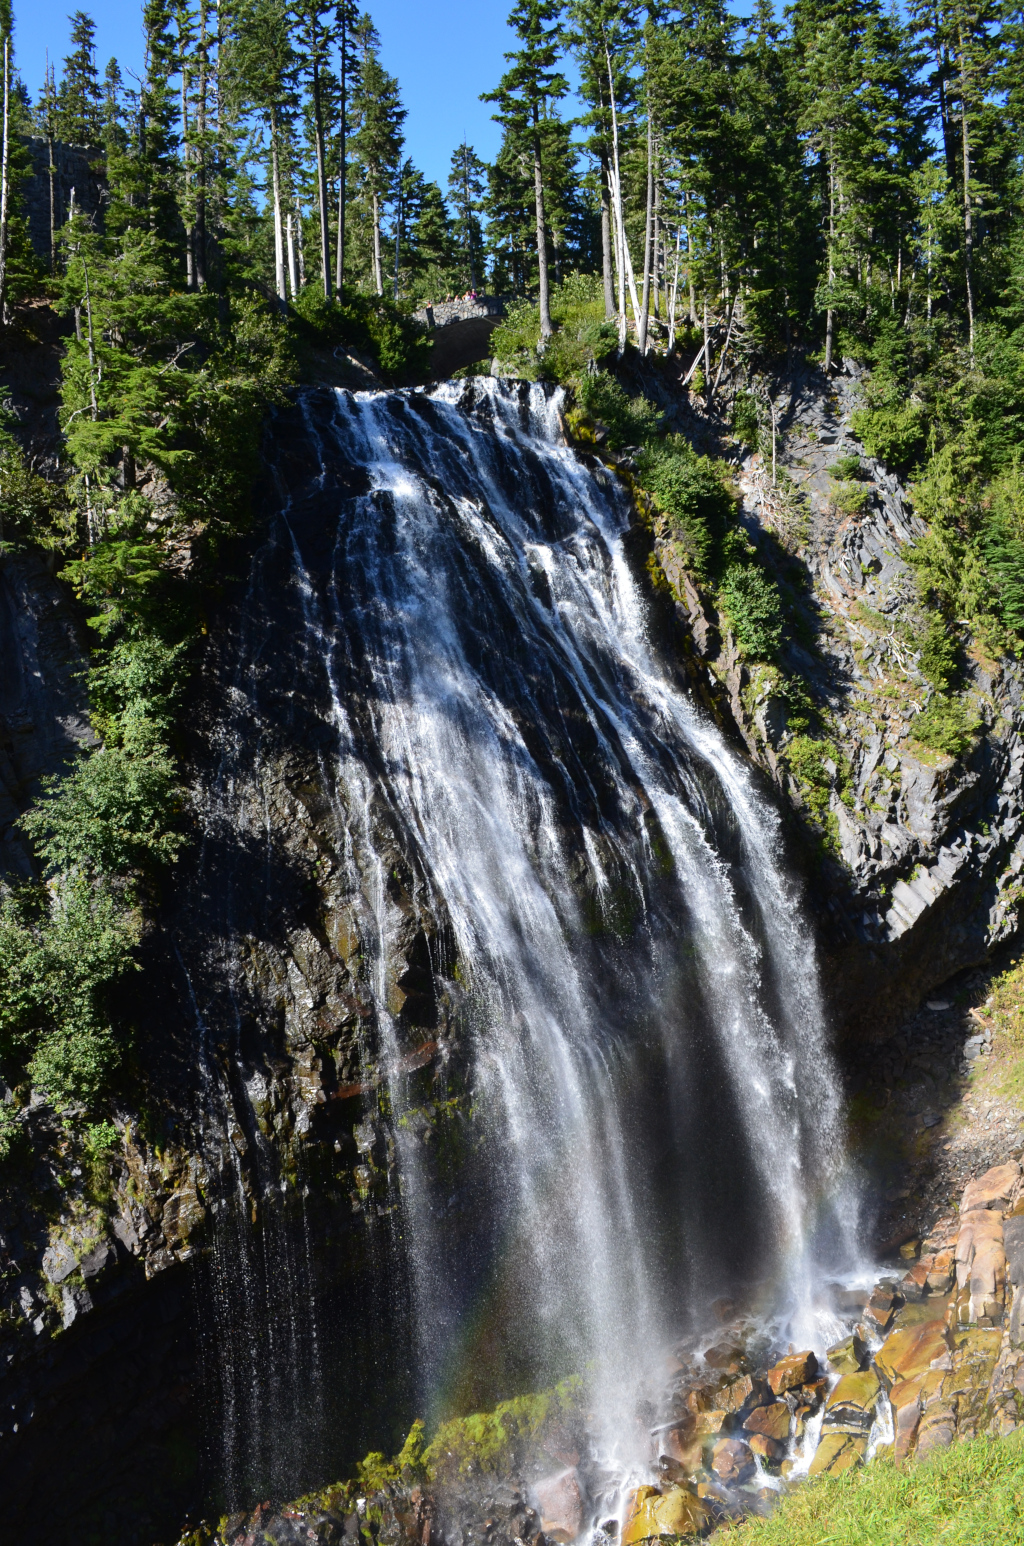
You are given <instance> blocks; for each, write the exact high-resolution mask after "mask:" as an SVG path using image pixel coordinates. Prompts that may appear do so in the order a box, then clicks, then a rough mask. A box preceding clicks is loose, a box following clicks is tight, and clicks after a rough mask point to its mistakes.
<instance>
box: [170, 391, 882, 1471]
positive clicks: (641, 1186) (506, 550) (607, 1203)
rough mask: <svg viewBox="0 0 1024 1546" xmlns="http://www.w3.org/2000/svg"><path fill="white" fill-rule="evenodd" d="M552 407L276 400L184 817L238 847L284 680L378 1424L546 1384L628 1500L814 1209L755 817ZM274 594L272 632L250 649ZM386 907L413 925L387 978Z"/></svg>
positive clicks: (806, 1111)
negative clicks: (309, 832)
mask: <svg viewBox="0 0 1024 1546" xmlns="http://www.w3.org/2000/svg"><path fill="white" fill-rule="evenodd" d="M559 403H560V395H559V393H558V392H555V391H552V390H550V389H548V388H545V387H542V386H539V385H532V386H527V385H525V384H511V383H498V382H495V381H491V380H483V379H476V380H474V381H473V382H470V383H448V384H446V385H444V386H441V387H438V388H436V389H434V390H432V391H429V392H426V391H413V392H380V393H360V394H355V395H353V394H349V393H346V392H338V393H336V394H332V395H330V396H328V394H326V393H310V394H308V395H307V396H306V397H304V398H303V399H302V400H301V402H300V410H301V426H299V425H298V423H297V422H296V424H294V425H293V429H295V430H296V433H295V434H294V435H292V436H289V437H286V443H282V442H281V439H280V437H279V438H278V440H277V442H276V449H275V453H274V463H273V474H274V478H275V480H276V487H277V491H278V501H277V502H278V509H279V513H278V515H277V516H276V518H275V520H274V523H273V527H272V530H271V533H270V536H269V538H268V540H267V542H266V544H265V546H264V547H263V549H262V550H261V552H260V553H259V554H258V556H257V560H256V564H255V566H254V571H253V582H252V589H251V601H252V606H253V609H254V617H255V618H256V619H257V621H256V622H255V623H254V624H253V626H252V627H251V629H250V632H249V636H248V639H247V641H243V642H244V648H243V649H242V650H241V652H240V655H239V661H238V671H237V675H236V679H235V688H234V692H233V694H232V702H231V703H230V704H229V705H228V706H227V708H226V710H225V716H226V717H225V721H224V723H225V726H226V727H227V728H226V729H225V732H224V735H223V747H224V757H223V761H222V764H221V767H220V768H219V770H218V774H217V778H216V779H215V780H212V781H211V783H210V786H209V788H208V790H207V792H206V796H205V802H206V803H205V814H204V819H205V820H206V822H207V825H208V827H209V828H211V829H212V828H213V827H214V826H215V825H216V823H217V822H218V821H223V822H228V823H235V824H236V825H237V824H238V823H239V821H244V822H248V823H249V825H250V826H251V828H252V830H253V832H254V833H255V834H256V836H257V838H258V835H259V834H258V827H259V815H258V811H259V800H258V799H257V798H256V797H255V796H252V797H245V798H243V795H242V794H241V793H240V791H242V790H243V789H244V788H248V789H249V790H250V791H252V790H255V789H257V788H258V786H259V765H260V758H261V756H262V755H263V752H262V750H261V748H262V744H263V739H264V735H265V730H264V726H265V724H266V721H267V716H268V714H272V713H275V712H276V713H277V714H278V716H279V717H280V714H281V713H282V712H285V710H284V709H283V708H282V705H283V704H285V703H286V700H287V699H288V697H289V693H288V691H287V690H286V689H281V690H280V691H278V699H277V702H276V705H275V706H274V708H271V707H270V703H269V697H268V695H269V694H271V692H272V691H276V690H277V689H272V688H271V687H270V686H268V682H270V681H271V680H272V679H273V677H274V673H275V671H276V670H277V669H278V665H277V664H275V663H279V662H280V661H281V660H282V659H283V658H285V657H287V658H288V659H289V661H290V662H291V665H290V667H289V670H290V671H291V673H292V677H293V679H294V680H295V681H298V680H299V679H300V678H301V679H302V680H303V681H304V682H305V683H306V684H307V685H308V684H314V686H313V687H311V688H310V690H314V691H315V693H316V695H317V699H318V702H319V703H320V704H321V710H320V712H319V716H318V728H317V733H316V737H315V740H316V757H317V761H318V766H319V769H320V778H321V782H322V786H323V790H324V792H325V799H326V800H327V801H328V802H329V805H330V818H329V820H330V824H331V825H332V828H333V832H334V844H333V847H334V857H333V859H332V863H334V864H336V867H337V871H338V873H339V874H340V875H341V877H342V881H341V884H342V888H343V890H344V892H345V894H346V896H347V897H348V898H349V899H350V903H351V913H352V916H353V917H354V918H355V919H356V928H357V933H358V949H357V950H354V951H353V953H352V954H353V958H355V959H357V960H358V967H357V968H356V970H357V973H358V976H359V980H360V983H361V991H362V992H363V993H364V995H365V1000H366V1005H367V1016H368V1021H372V1024H373V1027H374V1040H373V1046H372V1047H367V1049H366V1066H367V1068H369V1067H370V1064H371V1063H372V1064H373V1067H374V1068H375V1069H376V1071H377V1081H376V1083H374V1081H373V1080H371V1079H370V1078H369V1077H367V1079H366V1080H365V1091H366V1093H365V1094H364V1100H365V1115H364V1118H363V1126H362V1128H361V1129H360V1130H357V1141H359V1142H360V1143H361V1144H363V1140H360V1139H359V1138H358V1131H363V1132H364V1134H365V1145H364V1146H365V1148H366V1150H367V1152H369V1151H370V1148H371V1146H372V1145H373V1144H374V1143H379V1144H381V1145H383V1146H384V1147H386V1149H387V1152H388V1154H389V1156H393V1160H394V1165H393V1168H394V1173H395V1175H396V1178H397V1179H396V1185H395V1189H394V1196H393V1203H392V1206H391V1208H389V1209H379V1210H378V1213H379V1214H380V1215H384V1214H386V1215H387V1217H386V1218H383V1220H379V1221H378V1224H377V1226H375V1227H377V1228H378V1229H381V1230H383V1231H384V1232H385V1233H386V1234H387V1237H388V1245H387V1248H388V1250H391V1251H392V1252H395V1253H397V1254H398V1255H399V1256H400V1257H401V1259H402V1260H403V1261H404V1263H405V1266H406V1269H407V1272H408V1286H409V1293H410V1295H411V1303H412V1306H413V1318H414V1322H415V1335H414V1344H413V1354H412V1359H413V1364H414V1367H415V1379H416V1383H417V1391H416V1400H417V1402H418V1403H419V1406H420V1408H421V1409H422V1410H427V1411H433V1412H434V1413H435V1414H436V1413H440V1412H443V1411H444V1410H446V1408H447V1406H448V1405H450V1403H451V1402H452V1401H455V1402H456V1403H458V1402H465V1400H467V1399H470V1398H471V1397H479V1398H480V1399H483V1398H484V1396H486V1395H487V1394H490V1395H492V1396H494V1397H499V1396H501V1395H504V1394H508V1393H510V1392H511V1391H512V1390H513V1389H515V1388H520V1389H529V1388H539V1387H540V1386H541V1385H544V1384H549V1383H550V1382H551V1381H552V1380H553V1379H555V1378H559V1377H562V1376H563V1375H566V1374H570V1373H583V1374H585V1375H586V1376H587V1378H588V1380H589V1381H590V1383H591V1388H592V1391H593V1396H594V1410H595V1412H596V1414H597V1421H598V1424H599V1426H600V1427H601V1429H602V1432H603V1434H604V1437H605V1440H606V1441H607V1443H608V1445H609V1447H610V1448H611V1449H614V1450H616V1452H617V1453H618V1454H619V1457H620V1459H621V1460H622V1462H623V1463H624V1464H626V1465H629V1464H633V1463H636V1464H639V1463H640V1459H639V1457H640V1454H641V1450H642V1434H641V1429H642V1427H643V1421H644V1411H645V1408H644V1405H643V1402H644V1397H645V1393H646V1392H647V1391H649V1390H650V1389H651V1388H652V1386H653V1385H654V1384H655V1383H656V1380H657V1371H658V1368H659V1365H660V1360H661V1359H662V1356H663V1351H664V1347H665V1343H666V1339H669V1338H671V1337H672V1336H673V1335H676V1334H678V1332H679V1330H680V1328H681V1327H686V1326H691V1327H693V1326H697V1327H699V1325H700V1324H701V1323H702V1319H703V1317H704V1316H705V1315H706V1314H707V1310H708V1306H709V1305H710V1304H711V1302H712V1301H713V1300H715V1299H716V1298H717V1297H718V1296H720V1295H727V1294H732V1293H735V1292H737V1291H738V1290H739V1289H742V1288H743V1287H747V1288H750V1286H751V1285H754V1284H758V1285H760V1288H759V1293H760V1301H759V1302H760V1304H761V1306H762V1307H763V1308H764V1309H765V1310H766V1312H768V1313H773V1314H775V1315H777V1316H782V1317H784V1318H785V1317H788V1320H789V1324H790V1325H791V1326H793V1327H802V1328H804V1332H803V1334H804V1335H809V1334H810V1331H809V1329H808V1328H810V1324H811V1318H812V1317H813V1311H814V1303H815V1294H816V1289H817V1285H818V1284H819V1282H820V1280H821V1279H822V1278H823V1276H825V1275H827V1273H828V1272H830V1271H835V1270H837V1268H841V1267H843V1266H848V1265H849V1264H850V1249H851V1248H850V1245H849V1241H850V1239H851V1238H852V1234H851V1228H852V1219H851V1218H850V1216H849V1210H850V1208H851V1206H852V1204H851V1203H850V1200H849V1189H848V1188H847V1187H846V1185H845V1181H844V1173H843V1161H842V1141H841V1134H840V1131H839V1108H838V1085H837V1080H836V1077H835V1074H834V1070H833V1068H832V1065H831V1062H830V1056H829V1051H828V1045H827V1036H826V1029H825V1017H824V1012H823V1008H822V1001H821V995H820V991H819V986H818V977H817V968H816V963H815V956H814V947H813V940H812V933H811V930H810V928H809V925H808V923H807V920H806V918H805V916H804V914H803V912H802V910H801V904H800V898H799V894H798V890H797V887H796V885H795V882H794V881H793V879H792V878H791V876H790V875H789V874H788V872H787V869H786V866H785V862H784V856H783V852H782V843H781V834H780V827H779V821H778V818H777V816H776V814H775V812H774V810H773V809H772V807H771V805H770V803H769V802H768V801H767V800H766V799H765V798H764V797H763V795H762V794H761V793H760V792H759V789H758V787H757V785H756V782H755V779H754V777H753V776H752V775H751V772H750V770H749V768H748V767H747V766H746V765H745V763H744V762H743V760H742V759H741V757H740V756H739V755H738V754H737V753H736V752H735V751H734V750H733V749H732V747H731V746H730V745H729V744H728V743H727V741H726V739H725V738H724V737H723V735H722V734H721V733H720V732H719V730H718V729H717V728H716V727H715V726H714V725H713V724H712V723H711V722H710V720H709V718H708V717H707V715H706V714H705V713H704V711H703V710H701V709H700V708H699V707H698V706H697V705H695V703H694V702H693V699H692V697H691V696H690V694H689V693H688V691H687V690H686V687H685V684H684V681H683V679H682V677H681V676H680V675H679V674H678V673H677V671H676V669H675V667H674V666H673V664H672V662H671V660H670V659H669V658H668V657H667V655H665V654H664V652H663V651H662V650H660V649H659V647H658V645H657V643H656V641H654V640H653V639H652V637H651V626H650V622H649V617H648V608H647V605H646V603H645V600H644V597H643V594H642V589H641V586H640V583H639V580H638V576H637V575H636V573H635V572H634V569H633V566H632V564H631V560H630V557H629V507H628V503H627V500H626V498H625V495H624V493H623V492H622V490H621V488H620V487H619V486H618V484H617V482H616V481H615V480H614V479H612V478H610V477H609V476H608V475H607V474H605V473H604V471H603V470H601V469H595V468H593V467H588V466H585V465H584V464H583V463H582V462H581V461H580V460H579V459H578V458H577V457H576V455H575V454H574V452H573V451H572V449H571V448H570V447H569V446H568V445H567V444H566V443H565V440H564V437H563V435H562V433H561V429H560V417H559ZM300 427H301V433H299V432H298V430H299V428H300ZM281 584H284V585H286V586H288V587H289V589H290V593H291V594H292V595H293V596H294V598H295V605H294V607H293V609H292V611H291V612H290V613H289V614H288V616H289V617H290V618H291V620H292V625H293V627H294V630H295V632H294V633H293V632H290V631H289V629H287V628H284V627H281V626H278V625H269V626H267V627H264V626H263V625H262V624H261V623H260V622H259V620H258V619H259V616H260V612H259V606H258V600H259V596H260V595H261V594H263V593H265V592H266V590H267V589H268V588H269V587H272V586H274V585H278V586H280V585H281ZM232 727H233V728H232ZM243 807H244V812H246V813H247V814H243ZM382 834H386V841H385V840H384V838H383V837H382ZM396 844H397V847H398V849H399V850H400V851H401V853H402V854H403V856H404V860H405V862H406V864H407V865H408V872H409V875H410V876H411V877H412V880H411V882H410V885H409V886H408V887H404V888H403V887H399V886H398V885H397V884H396V877H395V873H394V866H393V862H392V857H391V856H392V855H393V853H394V849H395V845H396ZM268 879H269V865H268ZM410 909H411V910H412V911H414V912H420V913H422V914H423V915H424V916H429V918H431V919H432V920H433V921H434V923H435V925H436V927H435V928H434V929H433V931H432V933H431V935H430V938H429V940H428V941H427V942H426V944H425V946H424V951H423V954H422V957H421V959H420V960H419V962H418V964H417V963H415V962H414V963H413V964H412V965H411V966H410V963H409V960H408V956H406V958H405V959H404V960H403V961H401V962H399V963H398V964H397V965H396V950H395V942H396V940H397V939H398V937H399V935H400V934H402V931H403V929H404V928H405V925H406V923H407V920H408V916H409V913H410ZM222 928H223V941H222V945H223V950H224V952H225V954H226V955H228V956H230V955H231V954H232V952H235V953H237V952H238V951H239V950H240V949H241V945H240V943H239V941H238V939H237V938H236V937H235V936H236V935H237V933H238V928H239V926H238V923H237V920H234V921H233V919H232V916H231V915H230V909H227V910H226V911H225V913H224V917H223V920H222ZM406 932H407V930H406ZM399 972H401V973H404V975H401V976H399V975H397V974H398V973H399ZM418 975H419V978H420V979H423V978H424V976H425V977H428V978H429V979H430V981H431V983H432V987H431V989H430V993H429V994H428V995H427V997H428V998H429V999H430V1002H431V1003H432V1004H433V1006H434V1008H433V1010H431V1011H430V1012H429V1013H427V1012H423V1011H422V1010H421V1011H418V1012H417V1011H416V1005H417V1003H419V1002H420V1001H421V1000H422V999H423V997H424V993H423V991H422V990H423V982H422V980H418ZM202 1012H203V1013H204V1014H207V1015H208V1014H209V1011H208V1009H207V1008H206V1007H205V1006H204V1007H203V1010H202ZM198 1013H199V1010H198V1009H197V1014H198ZM432 1016H433V1018H432ZM427 1044H429V1049H430V1050H429V1056H430V1057H431V1059H432V1068H433V1073H432V1075H431V1077H432V1080H433V1083H432V1085H431V1088H430V1093H429V1096H428V1097H427V1098H425V1097H424V1093H423V1084H422V1075H421V1073H420V1072H419V1070H420V1068H421V1066H422V1059H418V1057H417V1048H418V1047H423V1046H425V1045H427ZM423 1055H424V1056H427V1055H428V1054H427V1053H424V1054H423ZM242 1084H244V1081H242V1080H240V1082H239V1087H240V1088H241V1086H242ZM446 1102H447V1103H448V1104H449V1105H450V1106H451V1107H453V1108H457V1109H458V1112H459V1120H460V1123H461V1127H460V1129H459V1130H460V1132H461V1133H462V1135H463V1140H464V1143H465V1147H466V1152H465V1153H464V1154H463V1155H462V1157H461V1161H460V1163H459V1165H458V1166H456V1167H455V1169H454V1170H453V1168H452V1166H451V1164H449V1163H448V1162H447V1161H446V1163H445V1164H444V1165H442V1164H441V1163H440V1161H439V1157H438V1153H437V1143H436V1140H435V1141H433V1142H432V1139H431V1134H432V1131H433V1129H432V1126H431V1124H432V1123H435V1122H436V1118H437V1113H438V1111H439V1110H441V1109H442V1108H444V1107H445V1103H446ZM453 1176H454V1177H455V1179H453ZM456 1221H457V1222H456ZM794 1334H799V1333H794ZM638 1414H639V1415H638ZM648 1420H649V1419H648Z"/></svg>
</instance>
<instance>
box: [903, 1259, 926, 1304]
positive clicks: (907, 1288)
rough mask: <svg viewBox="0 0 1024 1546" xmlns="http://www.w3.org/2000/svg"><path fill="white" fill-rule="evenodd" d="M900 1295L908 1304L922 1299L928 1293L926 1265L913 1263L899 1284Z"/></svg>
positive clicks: (921, 1262) (923, 1262) (924, 1262)
mask: <svg viewBox="0 0 1024 1546" xmlns="http://www.w3.org/2000/svg"><path fill="white" fill-rule="evenodd" d="M900 1293H901V1294H902V1296H903V1298H904V1299H906V1300H907V1301H908V1302H909V1303H916V1302H917V1300H919V1299H924V1298H925V1296H926V1295H927V1293H928V1263H927V1261H919V1262H915V1263H914V1265H913V1266H912V1267H911V1269H910V1271H909V1272H908V1273H907V1275H906V1277H905V1278H904V1279H903V1280H902V1282H901V1283H900Z"/></svg>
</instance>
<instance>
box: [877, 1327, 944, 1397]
mask: <svg viewBox="0 0 1024 1546" xmlns="http://www.w3.org/2000/svg"><path fill="white" fill-rule="evenodd" d="M949 1356H950V1344H949V1334H948V1332H947V1329H946V1324H945V1322H944V1321H925V1322H924V1323H923V1324H922V1325H920V1326H904V1327H903V1328H901V1329H900V1330H899V1331H893V1332H890V1334H889V1336H887V1337H886V1339H885V1341H884V1342H883V1343H882V1346H881V1347H880V1348H879V1350H878V1352H877V1353H876V1354H875V1368H876V1369H877V1370H878V1372H879V1374H880V1375H881V1377H882V1379H883V1380H885V1382H886V1384H887V1385H895V1384H896V1382H897V1381H898V1380H910V1379H914V1378H915V1377H916V1376H917V1375H919V1374H924V1373H926V1371H927V1370H929V1369H934V1368H936V1367H937V1366H941V1365H943V1364H944V1365H945V1367H946V1368H949Z"/></svg>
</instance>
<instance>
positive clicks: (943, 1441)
mask: <svg viewBox="0 0 1024 1546" xmlns="http://www.w3.org/2000/svg"><path fill="white" fill-rule="evenodd" d="M955 1433H956V1417H955V1415H954V1413H953V1410H952V1408H951V1407H948V1406H936V1407H932V1408H930V1409H929V1410H928V1411H927V1412H925V1414H924V1416H923V1417H922V1418H921V1421H920V1424H919V1425H918V1430H917V1458H918V1459H919V1460H926V1459H927V1458H928V1456H929V1455H931V1454H934V1453H935V1452H936V1451H937V1450H942V1449H948V1448H949V1446H950V1445H951V1444H952V1442H953V1436H954V1434H955Z"/></svg>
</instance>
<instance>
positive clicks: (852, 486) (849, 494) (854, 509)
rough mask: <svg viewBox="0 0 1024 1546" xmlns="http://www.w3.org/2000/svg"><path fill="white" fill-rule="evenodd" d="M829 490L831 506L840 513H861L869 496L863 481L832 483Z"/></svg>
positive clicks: (865, 507)
mask: <svg viewBox="0 0 1024 1546" xmlns="http://www.w3.org/2000/svg"><path fill="white" fill-rule="evenodd" d="M830 492H831V498H832V507H833V509H834V510H836V511H837V512H838V514H840V515H863V513H864V511H865V510H866V509H867V506H868V500H869V499H870V497H871V495H870V491H869V490H868V489H866V488H865V487H864V485H863V483H855V482H844V483H833V484H832V488H831V491H830Z"/></svg>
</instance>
